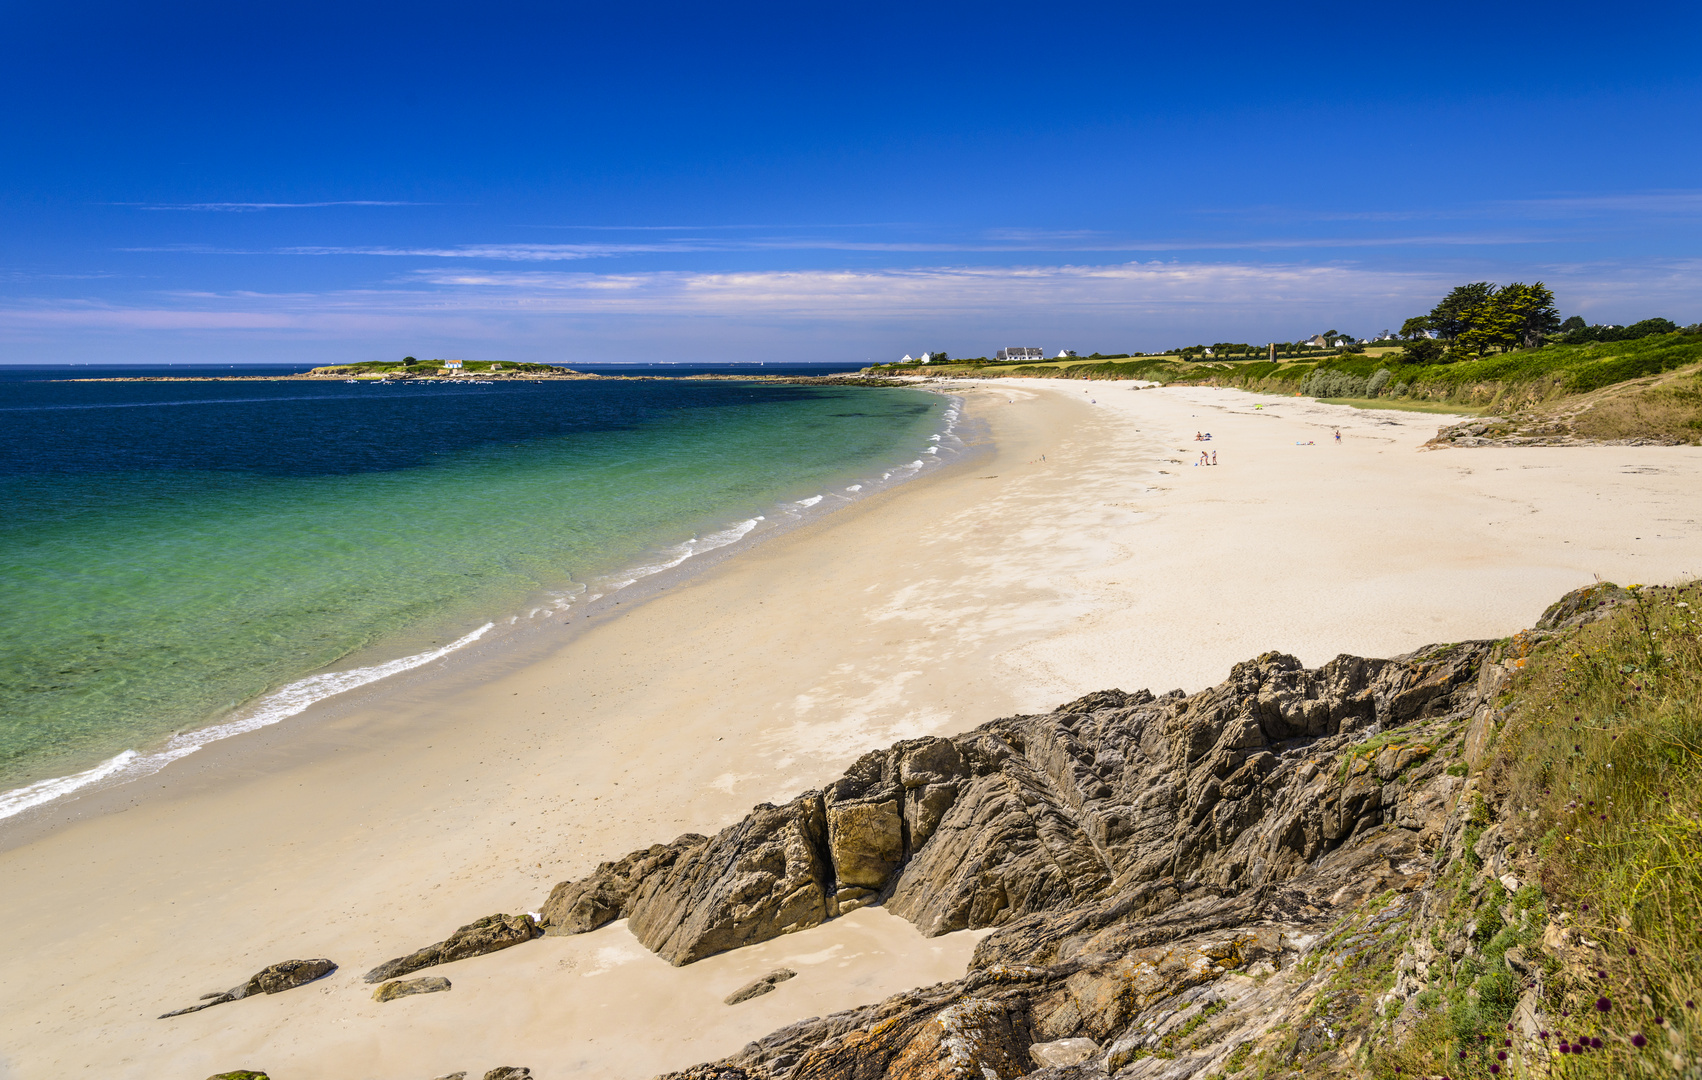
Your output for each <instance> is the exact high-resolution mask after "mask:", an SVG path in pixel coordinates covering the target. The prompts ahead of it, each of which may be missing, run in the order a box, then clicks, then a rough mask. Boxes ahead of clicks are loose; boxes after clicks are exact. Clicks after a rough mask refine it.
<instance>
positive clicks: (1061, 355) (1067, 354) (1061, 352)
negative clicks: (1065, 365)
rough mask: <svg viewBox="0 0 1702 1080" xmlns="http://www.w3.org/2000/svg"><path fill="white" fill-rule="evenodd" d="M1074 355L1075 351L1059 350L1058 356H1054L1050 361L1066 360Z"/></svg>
mask: <svg viewBox="0 0 1702 1080" xmlns="http://www.w3.org/2000/svg"><path fill="white" fill-rule="evenodd" d="M1075 354H1076V351H1075V350H1074V349H1059V350H1058V355H1057V356H1054V357H1053V358H1052V359H1054V360H1068V359H1070V358H1071V357H1073V356H1074V355H1075Z"/></svg>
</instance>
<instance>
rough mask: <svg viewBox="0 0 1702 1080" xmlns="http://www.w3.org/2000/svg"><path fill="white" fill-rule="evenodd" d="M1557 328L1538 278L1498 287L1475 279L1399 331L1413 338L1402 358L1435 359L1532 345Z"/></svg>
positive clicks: (1546, 291) (1550, 297)
mask: <svg viewBox="0 0 1702 1080" xmlns="http://www.w3.org/2000/svg"><path fill="white" fill-rule="evenodd" d="M1560 328H1561V322H1560V313H1559V312H1558V311H1557V310H1555V307H1554V293H1553V291H1552V290H1550V289H1549V287H1548V286H1546V285H1544V284H1543V283H1542V282H1540V281H1539V282H1537V283H1536V284H1534V285H1526V284H1525V283H1524V282H1522V281H1515V282H1513V283H1512V284H1510V285H1507V286H1504V287H1503V286H1498V285H1496V284H1495V283H1494V282H1491V281H1474V282H1471V283H1470V284H1467V285H1459V286H1456V287H1455V288H1453V289H1452V290H1451V291H1449V293H1448V295H1447V296H1444V297H1443V298H1442V299H1441V301H1440V302H1439V303H1437V305H1436V306H1435V307H1434V308H1432V309H1431V310H1430V314H1428V315H1420V316H1415V317H1413V318H1411V319H1408V320H1407V321H1406V322H1404V323H1402V324H1401V336H1403V337H1405V338H1407V339H1408V341H1410V342H1412V345H1410V346H1408V347H1407V349H1406V350H1405V351H1404V353H1403V355H1402V360H1403V361H1404V362H1407V363H1438V362H1443V361H1446V360H1450V359H1458V358H1459V357H1462V356H1483V355H1484V354H1485V353H1488V352H1491V351H1496V350H1499V351H1501V352H1507V351H1510V350H1513V349H1534V348H1536V347H1537V346H1539V345H1541V344H1542V343H1543V341H1544V340H1545V339H1547V338H1550V337H1552V336H1554V335H1555V334H1556V333H1557V332H1559V330H1560ZM1431 332H1435V333H1436V334H1437V336H1438V337H1440V338H1441V341H1442V342H1445V343H1446V344H1447V346H1448V349H1447V351H1446V353H1444V352H1443V351H1442V349H1441V347H1440V344H1439V343H1437V342H1434V341H1431V339H1430V338H1429V334H1430V333H1431ZM1425 341H1431V345H1430V347H1425V346H1423V345H1422V344H1421V343H1422V342H1425ZM1414 346H1417V347H1414Z"/></svg>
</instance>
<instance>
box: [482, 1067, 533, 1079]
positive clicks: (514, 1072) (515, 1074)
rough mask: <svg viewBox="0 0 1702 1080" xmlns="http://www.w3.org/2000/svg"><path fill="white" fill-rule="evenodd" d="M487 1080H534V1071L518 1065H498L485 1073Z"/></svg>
mask: <svg viewBox="0 0 1702 1080" xmlns="http://www.w3.org/2000/svg"><path fill="white" fill-rule="evenodd" d="M485 1080H532V1070H531V1069H524V1068H521V1067H520V1066H518V1065H498V1066H497V1067H496V1068H494V1069H492V1070H491V1071H490V1072H488V1073H485Z"/></svg>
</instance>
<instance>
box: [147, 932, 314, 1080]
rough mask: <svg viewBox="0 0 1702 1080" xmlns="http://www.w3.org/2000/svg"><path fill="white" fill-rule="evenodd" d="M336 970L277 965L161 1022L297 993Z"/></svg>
mask: <svg viewBox="0 0 1702 1080" xmlns="http://www.w3.org/2000/svg"><path fill="white" fill-rule="evenodd" d="M336 970H337V965H336V964H333V963H332V962H331V961H329V960H285V961H284V962H283V963H281V964H273V965H272V966H271V967H268V968H264V969H262V970H260V971H257V972H255V973H254V974H253V975H250V976H249V977H248V981H247V982H245V983H243V984H242V985H241V986H233V987H231V988H230V989H229V990H225V991H223V992H221V993H217V994H204V995H202V997H201V1004H199V1005H191V1006H189V1007H188V1008H187V1009H175V1010H173V1011H171V1012H168V1013H165V1014H164V1015H162V1016H161V1017H160V1019H161V1020H164V1019H166V1018H167V1017H172V1016H184V1015H186V1014H188V1013H193V1012H200V1011H201V1010H202V1009H210V1008H212V1007H213V1006H214V1005H223V1004H224V1003H225V1002H227V1001H240V1000H241V999H243V998H245V997H252V996H253V995H255V994H281V993H283V992H284V991H285V990H293V989H295V988H296V987H298V986H301V985H302V984H304V983H310V982H312V981H313V980H315V979H321V978H324V977H325V976H326V975H329V974H331V973H332V972H333V971H336ZM202 985H205V984H202ZM233 1075H234V1074H233Z"/></svg>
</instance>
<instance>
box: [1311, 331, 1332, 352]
mask: <svg viewBox="0 0 1702 1080" xmlns="http://www.w3.org/2000/svg"><path fill="white" fill-rule="evenodd" d="M1306 344H1308V345H1313V346H1316V347H1317V348H1320V349H1327V348H1329V347H1330V339H1329V338H1326V337H1325V336H1324V335H1323V334H1313V335H1312V336H1311V337H1309V338H1307V339H1306Z"/></svg>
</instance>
